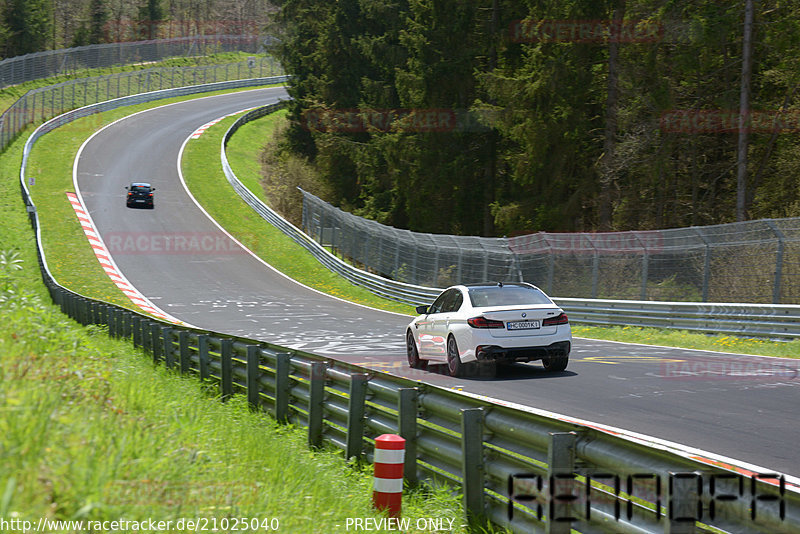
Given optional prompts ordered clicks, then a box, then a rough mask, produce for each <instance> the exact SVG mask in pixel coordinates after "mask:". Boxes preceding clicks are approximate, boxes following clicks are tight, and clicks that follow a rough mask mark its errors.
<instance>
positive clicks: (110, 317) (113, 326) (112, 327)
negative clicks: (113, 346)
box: [106, 306, 119, 339]
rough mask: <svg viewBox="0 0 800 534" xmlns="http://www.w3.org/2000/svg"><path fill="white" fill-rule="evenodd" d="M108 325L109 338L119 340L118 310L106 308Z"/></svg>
mask: <svg viewBox="0 0 800 534" xmlns="http://www.w3.org/2000/svg"><path fill="white" fill-rule="evenodd" d="M106 324H107V325H108V335H109V337H111V338H112V339H113V338H117V337H119V336H118V335H117V310H116V308H112V307H111V306H106Z"/></svg>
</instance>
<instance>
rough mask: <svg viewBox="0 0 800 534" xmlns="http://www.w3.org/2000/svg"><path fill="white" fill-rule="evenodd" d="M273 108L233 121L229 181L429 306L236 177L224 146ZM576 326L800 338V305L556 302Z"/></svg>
mask: <svg viewBox="0 0 800 534" xmlns="http://www.w3.org/2000/svg"><path fill="white" fill-rule="evenodd" d="M282 106H283V104H282V103H280V102H279V103H277V104H271V105H269V106H265V107H261V108H258V109H255V110H253V111H250V112H248V113H246V114H245V115H243V116H242V117H240V118H239V119H237V120H236V122H234V123H233V124H232V125H231V127H230V128H229V129H228V131H227V132H226V133H225V137H224V138H223V141H222V147H221V151H220V154H221V158H222V168H223V170H224V172H225V176H226V177H227V179H228V182H229V183H230V184H231V186H232V187H233V188H234V190H235V191H236V192H237V193H238V194H239V196H241V197H242V199H243V200H244V201H245V202H246V203H247V204H248V205H249V206H250V207H251V208H253V209H254V210H255V211H256V212H257V213H259V214H260V215H261V216H262V217H263V218H264V219H266V220H267V221H269V222H270V223H271V224H273V225H274V226H275V227H277V228H279V229H280V230H281V231H283V232H284V233H285V234H286V235H288V236H289V237H291V238H292V239H293V240H294V241H295V242H296V243H299V244H300V245H301V246H303V247H304V248H306V249H307V250H308V251H309V252H310V253H311V254H312V255H313V256H314V257H315V258H316V259H317V260H319V261H320V262H321V263H322V264H323V265H325V266H326V267H327V268H329V269H330V270H332V271H334V272H336V273H338V274H339V275H341V276H343V277H344V278H346V279H348V280H350V281H351V282H353V283H354V284H358V285H361V286H364V287H366V288H367V289H369V290H370V291H372V292H373V293H375V294H377V295H380V296H383V297H387V298H390V299H393V300H398V301H401V302H407V303H409V304H414V305H419V304H430V303H431V302H433V300H434V299H435V298H436V296H437V295H438V294H439V293H440V292H441V289H438V288H430V287H423V286H417V285H412V284H406V283H403V282H397V281H395V280H390V279H388V278H384V277H382V276H378V275H376V274H373V273H369V272H367V271H364V270H361V269H358V268H356V267H353V266H352V265H350V264H348V263H346V262H344V261H343V260H341V259H339V258H338V257H337V256H335V255H333V254H332V253H331V252H329V251H328V250H327V249H326V248H325V247H323V246H322V245H320V244H319V243H317V242H316V241H314V239H312V238H311V237H310V236H308V235H307V234H306V233H304V232H303V231H302V230H300V229H299V228H297V227H296V226H294V225H293V224H291V223H289V222H288V221H286V220H285V219H284V218H283V217H281V216H280V215H279V214H277V213H276V212H275V211H274V210H272V209H271V208H270V207H269V206H267V205H266V204H265V203H264V202H262V201H261V200H260V199H259V198H258V197H257V196H256V195H254V194H253V193H252V192H251V191H250V190H248V189H247V188H246V187H245V186H244V185H243V184H242V183H241V182H240V181H239V179H238V178H237V177H236V175H235V174H234V172H233V170H232V169H231V167H230V165H229V163H228V158H227V156H226V154H225V147H226V146H227V143H228V141H229V140H230V138H231V137H232V136H233V134H234V133H235V132H236V130H238V129H239V128H240V127H241V126H242V125H243V124H245V123H247V122H250V121H252V120H255V119H257V118H260V117H263V116H264V115H266V114H268V113H272V112H274V111H275V110H277V109H279V108H281V107H282ZM554 300H555V301H556V303H557V304H558V305H559V306H561V307H562V308H563V309H564V310H565V311H566V312H567V314H568V315H569V318H570V320H571V321H573V322H576V323H585V324H596V325H622V326H627V325H635V326H652V327H659V328H676V329H681V330H690V331H696V332H710V333H722V334H734V335H747V336H757V337H774V338H789V339H792V338H800V306H791V305H769V304H724V303H717V304H715V303H708V302H703V303H693V302H654V301H638V300H598V299H572V298H554Z"/></svg>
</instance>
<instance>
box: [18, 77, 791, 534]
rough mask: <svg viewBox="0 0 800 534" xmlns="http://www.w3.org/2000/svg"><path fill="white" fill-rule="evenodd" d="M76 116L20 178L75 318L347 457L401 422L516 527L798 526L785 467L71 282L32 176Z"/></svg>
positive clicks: (414, 462) (446, 471)
mask: <svg viewBox="0 0 800 534" xmlns="http://www.w3.org/2000/svg"><path fill="white" fill-rule="evenodd" d="M195 90H198V91H203V90H207V89H206V88H203V87H201V88H195ZM143 96H144V95H143ZM166 96H169V95H166ZM148 98H149V97H148ZM100 107H102V106H100ZM78 116H82V115H81V114H80V113H77V114H73V115H71V117H75V118H77V117H78ZM68 120H69V119H68V118H60V119H59V120H56V121H54V123H53V124H50V125H45V126H43V127H42V128H40V130H37V132H35V133H34V135H32V136H31V138H30V139H29V140H28V142H27V144H26V148H25V155H26V157H25V158H24V160H23V167H22V169H21V172H20V178H21V179H20V184H21V188H22V194H23V198H24V200H25V203H26V205H27V206H28V213H29V214H30V218H31V223H32V225H33V228H34V230H35V232H36V237H37V249H38V255H39V262H40V267H41V271H42V277H43V279H44V282H45V284H46V286H47V288H48V289H49V291H50V294H51V296H52V298H53V301H54V302H55V303H57V304H58V305H59V306H60V307H61V309H62V311H63V312H64V313H66V314H68V315H69V316H70V317H72V318H73V319H75V320H76V321H78V322H79V323H81V324H98V325H105V326H107V328H108V331H109V334H110V335H111V336H113V337H116V338H124V339H130V340H131V341H132V343H133V344H134V346H136V347H140V348H141V349H142V350H144V351H146V352H147V353H149V354H151V355H152V358H153V361H155V362H163V363H164V365H166V366H167V367H168V368H171V369H175V370H176V371H178V372H181V373H185V374H193V375H195V376H197V377H199V379H200V380H201V381H203V382H205V383H208V384H214V385H216V386H217V387H218V388H219V392H220V394H221V396H222V397H223V398H228V397H230V396H231V395H234V394H243V395H246V397H247V399H248V401H249V403H250V405H251V406H253V408H255V409H262V410H265V411H267V412H269V413H271V414H272V415H273V416H274V417H275V418H276V419H277V420H278V421H281V422H289V423H293V424H296V425H299V426H303V427H306V428H307V429H308V442H309V445H311V446H322V445H326V444H327V445H332V446H334V447H337V448H340V449H342V450H343V451H344V454H345V456H346V457H347V458H352V457H359V458H365V459H366V460H368V461H371V460H372V459H373V457H374V440H375V438H376V437H378V436H380V435H382V434H387V433H392V434H398V435H400V436H401V437H403V438H404V439H405V440H406V454H405V457H404V474H405V478H406V480H407V481H408V482H409V483H411V484H414V483H416V482H417V481H419V480H420V479H431V480H434V481H438V482H445V483H449V484H453V485H456V486H457V487H460V488H461V490H462V493H463V502H464V506H465V510H466V513H467V514H468V516H469V517H471V518H475V519H489V520H491V521H493V522H494V523H497V524H499V525H505V526H508V527H509V528H510V529H512V530H513V531H516V532H537V531H546V532H552V533H560V532H570V529H575V530H577V531H579V532H587V533H594V532H614V533H620V532H622V533H627V532H631V533H634V532H636V533H640V532H702V531H706V528H707V526H709V527H713V528H716V529H720V530H722V531H728V532H763V533H791V532H798V531H800V493H798V492H797V491H796V490H797V488H798V487H800V486H799V485H798V484H800V481H798V480H796V479H793V478H790V477H784V476H782V475H777V474H774V473H757V472H753V471H752V470H748V468H747V467H746V466H725V465H722V464H720V463H719V462H716V461H714V460H713V459H710V460H704V459H703V458H701V457H698V456H697V455H696V453H691V452H687V451H683V450H681V449H680V448H673V447H671V446H669V445H666V444H659V443H650V442H647V441H645V440H643V439H636V438H629V437H624V436H621V435H619V434H617V433H615V432H608V431H605V430H602V429H600V428H597V427H594V426H586V425H582V424H578V423H576V422H574V421H570V420H569V419H566V418H556V417H552V416H549V415H545V414H541V413H537V412H536V411H535V410H532V409H525V408H518V407H512V406H508V405H505V404H503V403H499V402H494V401H489V400H485V399H481V398H477V397H473V396H468V395H464V394H461V393H459V392H456V391H452V390H448V389H444V388H440V387H436V386H433V385H430V384H426V383H423V382H417V381H413V380H409V379H405V378H400V377H395V376H391V375H389V374H386V373H378V372H374V371H371V370H368V369H364V368H362V367H358V366H355V365H351V364H347V363H344V362H339V361H335V360H329V359H324V358H322V357H320V356H317V355H314V354H310V353H305V352H301V351H294V350H289V349H286V348H284V347H280V346H277V345H273V344H270V343H267V342H263V341H258V340H253V339H245V338H239V337H234V336H230V335H226V334H222V333H217V332H213V331H206V330H198V329H193V328H189V327H184V326H179V325H174V324H170V323H167V322H164V321H161V320H157V319H154V318H152V317H149V316H146V315H143V314H140V313H137V312H134V311H131V310H127V309H124V308H121V307H118V306H114V305H111V304H108V303H104V302H99V301H96V300H92V299H88V298H85V297H83V296H81V295H79V294H77V293H75V292H73V291H70V290H68V289H66V288H64V287H63V286H61V285H59V284H58V282H57V281H56V280H55V279H53V277H52V276H51V274H50V272H49V270H48V269H47V263H46V261H45V257H44V253H43V248H42V242H41V229H40V227H39V220H38V215H37V212H36V209H35V207H34V204H33V202H32V201H31V199H30V196H29V194H28V191H27V187H26V186H25V179H24V176H25V163H26V162H27V155H28V154H29V153H30V148H31V146H32V144H33V143H34V142H35V141H36V139H38V138H39V136H40V135H42V133H41V132H42V131H45V130H46V131H49V130H50V129H52V128H53V127H54V124H64V123H65V122H68Z"/></svg>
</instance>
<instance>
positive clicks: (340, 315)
mask: <svg viewBox="0 0 800 534" xmlns="http://www.w3.org/2000/svg"><path fill="white" fill-rule="evenodd" d="M283 96H285V92H284V90H283V89H281V88H269V89H256V90H250V91H245V92H240V93H234V94H228V95H220V96H212V97H206V98H201V99H197V100H191V101H187V102H184V103H180V104H173V105H169V106H165V107H161V108H156V109H153V110H150V111H146V112H142V113H139V114H136V115H133V116H131V117H129V118H126V119H124V120H122V121H119V122H117V123H115V124H114V125H112V126H110V127H108V128H106V129H104V130H103V131H102V132H101V133H99V134H98V135H96V136H95V137H94V138H93V139H92V140H91V141H89V142H88V143H87V145H86V146H85V148H84V150H83V152H82V154H81V157H80V160H79V161H78V164H77V180H78V185H79V190H80V193H81V195H82V196H83V199H84V202H85V204H86V207H87V208H88V210H89V213H90V215H91V216H92V218H93V219H94V223H95V225H96V226H97V229H98V231H99V232H100V235H101V236H102V237H103V239H104V241H105V243H106V246H107V247H108V248H109V250H110V252H111V253H112V255H113V257H114V260H115V262H116V263H117V265H118V266H119V268H120V270H121V271H122V272H123V273H124V275H125V276H126V277H127V278H128V280H130V282H131V283H132V284H133V285H134V286H135V287H136V288H137V289H138V290H139V291H141V292H142V293H143V294H144V295H145V296H146V297H147V298H148V299H150V300H151V301H152V302H153V303H154V304H155V305H156V306H159V307H160V308H161V309H162V310H163V311H165V312H167V313H168V314H170V315H172V316H174V317H177V318H179V319H180V320H182V321H184V322H186V323H189V324H192V325H194V326H196V327H199V328H204V329H208V330H214V331H217V332H225V333H230V334H235V335H239V336H246V337H251V338H255V339H259V340H264V341H269V342H272V343H276V344H279V345H284V346H288V347H292V348H297V349H302V350H305V351H309V352H314V353H317V354H322V355H325V356H328V357H331V358H334V359H340V360H344V361H349V362H353V363H359V364H362V365H364V366H367V367H371V368H374V369H379V370H384V371H387V372H391V373H395V374H398V375H402V376H407V377H410V378H413V379H415V380H421V381H426V382H431V383H434V384H436V385H440V386H444V387H453V388H458V389H462V390H463V391H466V392H471V393H476V394H481V395H486V396H488V397H492V398H496V399H501V400H504V401H509V402H514V403H519V404H524V405H527V406H532V407H535V408H539V409H543V410H548V411H552V412H556V413H560V414H564V415H568V416H572V417H576V418H581V419H586V420H589V421H594V422H597V423H603V424H606V425H611V426H614V427H618V428H623V429H626V430H630V431H633V432H637V433H641V434H647V435H650V436H654V437H657V438H661V439H664V440H668V441H672V442H676V443H682V444H684V445H688V446H690V447H695V448H699V449H702V450H705V451H709V452H712V453H716V454H719V455H723V456H726V457H730V458H734V459H737V460H741V461H744V462H748V463H750V464H754V465H756V466H760V467H762V468H764V469H766V470H768V471H778V472H782V473H785V474H788V475H793V476H800V447H798V443H800V425H798V424H797V423H796V421H797V419H798V418H797V410H798V409H800V388H799V387H798V386H800V377H798V367H799V366H798V362H797V361H796V360H794V361H793V360H788V359H787V360H784V359H775V358H763V357H755V356H742V355H733V354H720V353H712V352H701V351H693V350H683V349H671V348H663V347H648V346H642V345H630V344H624V343H614V342H603V341H594V340H587V339H575V340H574V344H573V350H572V354H571V357H570V364H569V367H568V368H567V370H566V371H564V372H561V373H547V372H545V371H544V370H543V369H542V367H541V365H540V364H538V363H531V364H518V365H514V366H511V367H509V368H507V369H503V370H501V371H500V373H499V375H498V376H497V377H496V378H489V377H480V376H477V377H472V378H462V379H453V378H450V377H449V376H446V375H445V374H444V366H443V365H431V366H430V368H429V370H428V371H419V370H412V369H409V368H408V366H407V365H406V363H405V348H404V340H403V334H404V327H405V325H406V324H407V323H408V322H409V321H410V318H409V317H405V316H401V315H397V314H392V313H386V312H381V311H376V310H372V309H368V308H365V307H362V306H358V305H354V304H349V303H346V302H343V301H341V300H338V299H335V298H332V297H329V296H326V295H323V294H321V293H319V292H316V291H313V290H310V289H308V288H306V287H303V286H301V285H298V284H296V283H294V282H292V281H291V280H288V279H287V278H285V277H284V276H282V275H280V274H278V273H276V272H275V271H274V270H272V269H271V268H269V267H268V266H267V265H265V264H264V263H263V262H261V261H259V260H257V259H255V258H254V257H253V256H251V255H250V254H248V253H247V252H246V251H244V250H242V249H241V248H240V247H239V246H238V245H237V244H236V243H235V242H233V241H231V240H230V239H229V238H228V237H227V236H226V235H225V234H223V233H222V232H221V230H220V229H219V228H218V227H217V226H216V225H215V224H214V223H213V222H212V221H211V220H210V219H209V218H208V217H207V216H206V215H205V213H204V212H203V211H202V210H201V209H200V208H199V207H198V206H196V204H195V203H194V201H193V200H192V198H191V197H190V195H189V194H188V193H187V192H186V190H185V189H184V186H183V184H182V182H181V179H180V176H179V173H178V154H179V151H180V148H181V146H182V144H183V143H184V141H185V140H186V139H187V137H189V136H190V135H191V134H192V132H194V131H195V130H196V129H197V128H199V127H201V126H202V125H204V124H206V123H208V122H209V121H211V120H213V119H217V118H219V117H221V116H223V115H226V114H229V113H232V112H236V111H239V110H243V109H246V108H250V107H253V106H260V105H265V104H269V103H271V102H274V101H276V100H277V99H279V98H280V97H283ZM189 142H191V141H189ZM133 181H143V182H150V183H151V184H152V185H153V186H155V187H156V192H155V197H154V198H155V207H154V209H152V210H148V209H132V208H126V207H125V189H124V187H125V186H126V185H128V184H130V183H131V182H133ZM219 183H220V187H229V186H228V184H227V182H226V180H225V178H224V176H222V174H221V171H220V182H219ZM198 242H199V243H204V246H203V247H201V249H200V250H198V249H197V248H191V247H187V246H186V244H187V243H198ZM131 243H133V244H134V245H132V246H127V245H126V244H131Z"/></svg>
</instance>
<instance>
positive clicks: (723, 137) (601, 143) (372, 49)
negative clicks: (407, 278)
mask: <svg viewBox="0 0 800 534" xmlns="http://www.w3.org/2000/svg"><path fill="white" fill-rule="evenodd" d="M0 6H2V17H0V50H2V53H3V57H12V56H16V55H21V54H25V53H30V52H36V51H41V50H47V49H53V48H63V47H68V46H79V45H84V44H94V43H103V42H119V41H129V40H140V39H150V38H170V37H182V36H186V35H195V34H240V33H261V34H269V35H272V36H275V37H277V38H278V39H279V41H276V42H277V44H276V45H275V46H274V48H273V49H272V50H270V52H271V53H273V54H275V55H276V56H277V57H278V58H279V59H280V60H281V62H282V63H283V65H284V68H285V70H286V71H287V72H290V73H291V74H292V75H293V76H294V78H293V81H292V85H291V87H290V94H291V95H292V96H293V97H294V100H293V102H292V103H291V104H290V111H289V126H288V128H286V129H285V130H283V132H282V133H281V138H280V139H279V140H278V142H277V143H273V146H272V148H271V149H269V150H268V151H267V152H266V153H265V155H264V162H265V166H266V168H267V170H268V171H269V172H267V173H266V178H265V179H266V180H267V184H266V188H267V190H268V191H271V192H272V194H273V196H274V197H275V199H276V201H277V202H278V203H281V202H289V201H292V202H294V201H296V198H297V197H296V191H295V185H301V186H304V187H305V188H307V189H310V190H311V192H314V193H315V194H318V195H319V196H321V197H323V198H325V199H326V200H328V201H330V202H332V203H334V204H336V205H338V206H340V207H341V208H343V209H345V210H347V211H351V212H353V213H356V214H358V215H362V216H365V217H369V218H372V219H375V220H378V221H380V222H382V223H385V224H389V225H393V226H398V227H402V228H409V229H411V230H416V231H422V232H436V233H453V234H467V235H486V236H492V235H498V236H499V235H509V236H510V235H518V234H525V233H531V232H536V231H542V230H544V231H598V230H630V229H657V228H670V227H684V226H691V225H707V224H717V223H725V222H732V221H736V220H747V219H759V218H770V217H791V216H800V172H799V171H800V157H798V156H800V139H798V132H800V103H799V102H798V97H797V93H798V89H799V88H800V46H799V45H800V16H799V15H800V0H786V1H783V0H763V1H760V2H754V1H753V0H743V1H735V2H723V1H719V0H689V1H677V0H607V1H597V0H562V1H552V0H540V1H536V0H515V1H511V0H338V1H336V2H333V1H330V0H272V1H270V0H140V1H138V2H137V1H134V0H5V1H2V2H0ZM284 197H285V198H284ZM291 199H294V200H291Z"/></svg>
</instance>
